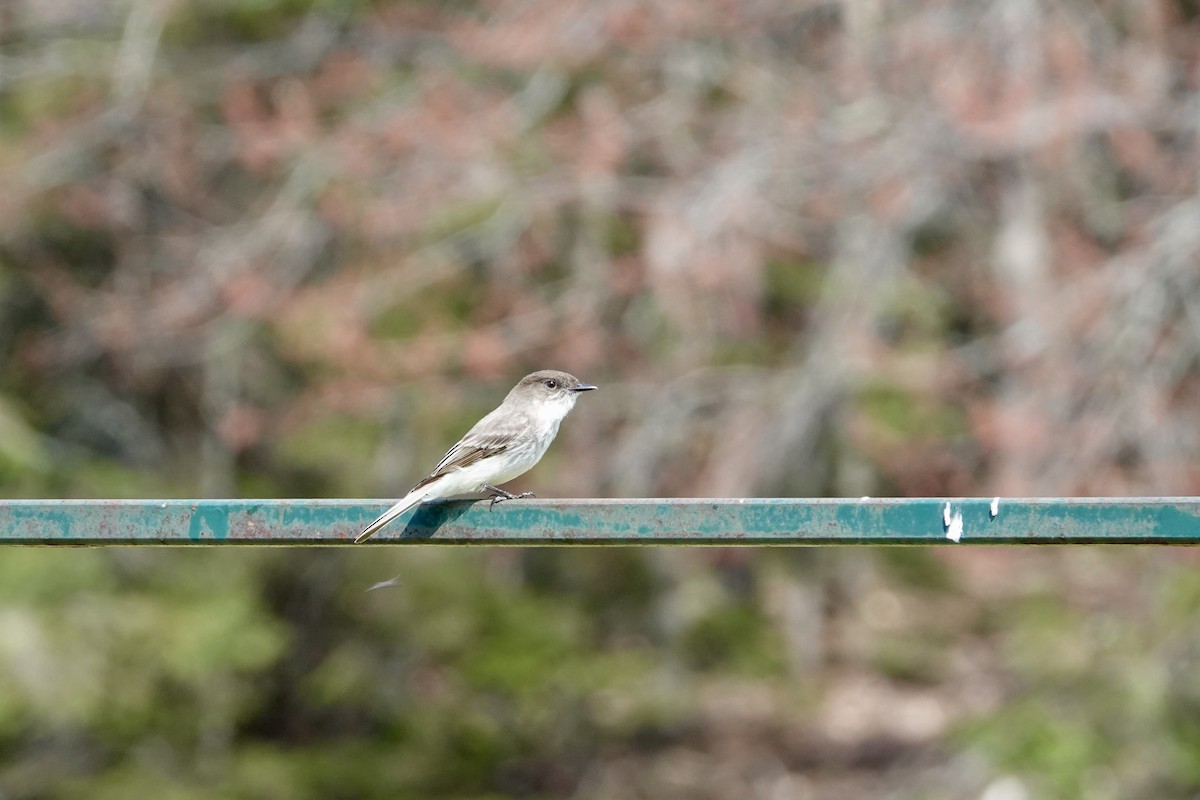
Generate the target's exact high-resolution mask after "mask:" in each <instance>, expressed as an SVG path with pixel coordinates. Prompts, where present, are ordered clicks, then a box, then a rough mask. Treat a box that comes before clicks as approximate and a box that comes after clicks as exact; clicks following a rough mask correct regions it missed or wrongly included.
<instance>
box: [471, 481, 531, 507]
mask: <svg viewBox="0 0 1200 800" xmlns="http://www.w3.org/2000/svg"><path fill="white" fill-rule="evenodd" d="M483 489H484V491H487V492H491V494H492V502H490V503H488V511H491V510H492V506H494V505H496V503H503V502H504V501H505V500H521V499H523V498H526V497H534V496H535V495H534V493H533V492H521V493H520V494H513V493H512V492H509V491H506V490H504V489H501V488H500V487H499V486H492V485H491V484H490V483H485V484H484V485H483Z"/></svg>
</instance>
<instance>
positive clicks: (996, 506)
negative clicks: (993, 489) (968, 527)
mask: <svg viewBox="0 0 1200 800" xmlns="http://www.w3.org/2000/svg"><path fill="white" fill-rule="evenodd" d="M988 513H989V514H991V515H992V519H995V518H996V517H997V516H998V515H999V514H1000V498H999V497H993V498H992V504H991V505H990V506H988Z"/></svg>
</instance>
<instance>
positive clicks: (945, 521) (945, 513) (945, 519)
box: [942, 501, 950, 528]
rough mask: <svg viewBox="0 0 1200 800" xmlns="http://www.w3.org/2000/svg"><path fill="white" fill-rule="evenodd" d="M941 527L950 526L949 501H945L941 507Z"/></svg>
mask: <svg viewBox="0 0 1200 800" xmlns="http://www.w3.org/2000/svg"><path fill="white" fill-rule="evenodd" d="M942 527H943V528H949V527H950V503H949V501H947V502H946V507H945V508H943V509H942Z"/></svg>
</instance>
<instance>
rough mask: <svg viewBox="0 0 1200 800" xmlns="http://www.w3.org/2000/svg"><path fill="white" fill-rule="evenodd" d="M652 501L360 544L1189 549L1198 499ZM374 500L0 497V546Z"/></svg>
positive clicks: (302, 514) (508, 518)
mask: <svg viewBox="0 0 1200 800" xmlns="http://www.w3.org/2000/svg"><path fill="white" fill-rule="evenodd" d="M990 502H991V501H990V499H989V498H969V499H947V498H942V499H937V498H916V499H913V498H905V499H864V500H831V499H792V498H785V499H765V498H761V499H664V500H652V499H646V500H521V501H519V502H516V501H514V502H510V503H504V504H501V505H498V506H496V507H495V508H494V509H492V510H489V509H488V504H487V503H486V502H478V501H477V502H470V501H467V502H437V503H427V504H425V505H423V506H420V507H419V508H417V509H414V510H413V511H412V512H410V513H408V514H406V515H405V516H403V517H401V518H399V519H398V520H396V522H395V523H393V525H391V526H390V527H389V528H387V529H385V530H384V531H383V532H382V533H381V534H380V535H379V536H377V537H376V538H375V539H373V540H372V541H371V543H370V544H367V545H359V546H361V547H367V546H373V545H382V544H523V545H565V544H716V545H737V544H744V545H831V544H842V545H847V544H946V543H947V540H946V531H947V527H946V519H947V518H948V515H946V514H945V509H946V504H947V503H949V504H950V507H951V509H952V511H953V513H954V514H959V513H961V514H962V522H963V527H962V541H961V544H959V545H957V546H960V547H961V546H964V545H971V544H1084V543H1098V542H1104V543H1114V544H1116V543H1127V544H1152V543H1158V544H1197V543H1200V498H1195V497H1132V498H1037V499H1011V500H1001V501H1000V503H999V508H998V513H997V514H996V515H995V516H994V517H993V515H992V514H991V509H990V508H989V505H990ZM387 505H388V502H387V501H384V500H373V501H366V500H0V544H3V543H8V544H34V545H68V546H69V545H76V546H78V545H118V544H160V545H213V544H229V545H233V544H267V545H270V544H275V545H313V544H316V545H336V544H350V543H351V541H352V540H353V539H354V536H355V534H357V533H358V531H359V530H360V529H361V528H362V527H363V526H364V525H365V524H366V523H367V522H369V521H370V520H372V519H374V518H375V517H376V516H377V515H378V514H379V513H380V512H381V511H382V510H383V509H384V508H386V507H387Z"/></svg>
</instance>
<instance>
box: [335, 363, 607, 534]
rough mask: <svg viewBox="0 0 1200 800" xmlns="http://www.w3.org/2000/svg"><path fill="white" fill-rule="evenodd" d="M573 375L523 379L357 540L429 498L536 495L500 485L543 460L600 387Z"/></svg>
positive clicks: (538, 375) (543, 373)
mask: <svg viewBox="0 0 1200 800" xmlns="http://www.w3.org/2000/svg"><path fill="white" fill-rule="evenodd" d="M595 388H596V387H595V386H592V385H591V384H590V383H584V382H582V381H581V380H579V379H578V378H576V377H575V376H574V375H568V374H567V373H565V372H559V371H557V370H553V369H544V370H542V371H540V372H534V373H532V374H530V375H526V376H525V377H524V378H521V380H520V382H519V383H518V384H517V385H516V386H514V387H513V390H512V391H511V392H509V393H508V396H507V397H505V398H504V402H503V403H501V404H500V406H499V408H497V409H496V410H495V411H493V412H491V413H490V414H488V415H487V416H486V417H484V418H483V419H481V420H479V422H477V423H476V424H475V427H474V428H471V430H469V431H467V435H466V436H464V437H463V438H462V439H461V440H459V442H458V444H456V445H454V447H451V448H450V450H449V452H447V453H446V455H444V456H442V460H441V461H439V462H438V465H437V466H436V467H434V468H433V472H431V473H430V474H429V477H428V478H424V479H422V480H421V481H420V483H418V484H417V485H416V486H414V487H413V488H412V491H410V492H409V493H408V494H407V495H405V496H404V499H402V500H401V501H400V502H398V503H396V505H394V506H392V507H391V508H389V509H388V510H387V511H385V512H383V514H381V515H380V516H379V519H377V520H375V521H374V522H372V523H371V524H370V525H368V526H367V527H365V528H363V530H362V533H360V534H359V535H358V538H356V539H355V540H354V541H355V542H362V541H366V540H367V539H370V538H371V537H372V536H374V535H375V534H376V533H378V532H379V529H380V528H382V527H383V526H384V525H387V524H388V523H389V522H391V521H392V520H394V519H395V518H396V517H398V516H400V515H401V514H403V513H404V512H405V511H408V510H409V509H410V508H412V507H413V506H415V505H417V504H418V503H421V502H424V501H425V500H436V499H438V498H441V497H453V496H455V495H460V494H469V493H472V492H488V493H490V494H491V496H492V505H495V504H496V503H499V502H500V501H502V500H512V499H514V498H518V497H532V496H533V494H532V492H525V493H524V494H520V495H514V494H512V493H511V492H506V491H505V490H503V489H501V488H499V484H501V483H506V482H507V481H511V480H512V479H513V478H515V477H517V476H518V475H521V474H523V473H525V472H527V471H528V470H529V469H530V468H531V467H533V465H534V464H536V463H538V462H539V461H541V459H542V456H543V455H545V453H546V448H548V447H549V446H550V443H551V442H552V441H554V437H555V436H556V435H557V434H558V426H559V423H561V422H562V421H563V418H564V417H565V416H567V413H568V412H570V410H571V409H572V408H574V407H575V401H576V400H578V399H579V393H580V392H587V391H591V390H592V389H595Z"/></svg>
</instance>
